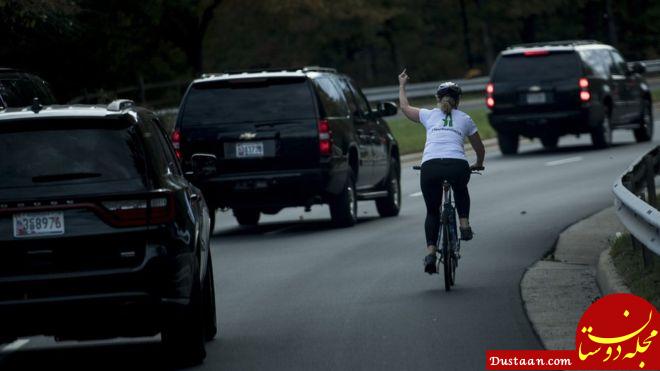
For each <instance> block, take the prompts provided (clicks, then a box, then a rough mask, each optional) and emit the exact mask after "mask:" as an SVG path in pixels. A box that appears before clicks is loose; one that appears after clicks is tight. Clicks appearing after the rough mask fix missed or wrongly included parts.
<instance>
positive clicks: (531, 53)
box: [523, 49, 550, 57]
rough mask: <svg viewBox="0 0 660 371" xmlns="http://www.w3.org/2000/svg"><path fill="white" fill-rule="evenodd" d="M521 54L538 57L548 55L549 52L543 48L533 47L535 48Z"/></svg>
mask: <svg viewBox="0 0 660 371" xmlns="http://www.w3.org/2000/svg"><path fill="white" fill-rule="evenodd" d="M523 54H524V55H525V57H538V56H541V55H549V54H550V52H549V51H547V50H545V49H535V50H528V51H526V52H524V53H523Z"/></svg>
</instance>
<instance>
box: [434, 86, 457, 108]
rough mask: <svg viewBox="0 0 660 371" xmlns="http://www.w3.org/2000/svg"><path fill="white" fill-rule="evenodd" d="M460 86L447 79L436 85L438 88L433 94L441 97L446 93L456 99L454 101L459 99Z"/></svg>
mask: <svg viewBox="0 0 660 371" xmlns="http://www.w3.org/2000/svg"><path fill="white" fill-rule="evenodd" d="M461 93H462V91H461V87H460V86H458V84H456V83H454V82H451V81H447V82H443V83H442V84H440V85H439V86H438V90H436V92H435V95H436V96H437V97H438V99H442V97H444V96H445V95H448V96H450V97H452V98H454V100H456V103H458V101H459V100H460V99H461Z"/></svg>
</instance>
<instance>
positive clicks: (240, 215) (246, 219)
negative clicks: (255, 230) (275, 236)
mask: <svg viewBox="0 0 660 371" xmlns="http://www.w3.org/2000/svg"><path fill="white" fill-rule="evenodd" d="M234 217H236V221H237V222H238V224H240V225H243V226H255V225H257V224H259V217H261V213H260V212H259V210H254V209H234Z"/></svg>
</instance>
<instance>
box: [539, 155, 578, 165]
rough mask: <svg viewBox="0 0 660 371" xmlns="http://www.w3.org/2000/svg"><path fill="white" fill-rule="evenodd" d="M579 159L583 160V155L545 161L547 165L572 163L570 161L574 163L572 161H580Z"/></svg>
mask: <svg viewBox="0 0 660 371" xmlns="http://www.w3.org/2000/svg"><path fill="white" fill-rule="evenodd" d="M579 161H582V157H581V156H577V157H569V158H565V159H563V160H556V161H550V162H546V163H545V166H557V165H564V164H570V163H572V162H579Z"/></svg>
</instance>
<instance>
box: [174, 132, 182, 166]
mask: <svg viewBox="0 0 660 371" xmlns="http://www.w3.org/2000/svg"><path fill="white" fill-rule="evenodd" d="M172 147H174V153H175V154H176V158H178V159H179V160H180V159H181V158H182V157H183V154H181V132H180V131H179V130H174V132H173V133H172Z"/></svg>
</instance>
